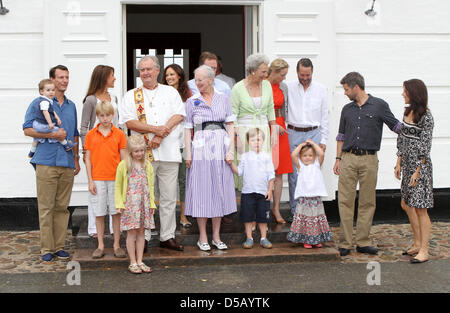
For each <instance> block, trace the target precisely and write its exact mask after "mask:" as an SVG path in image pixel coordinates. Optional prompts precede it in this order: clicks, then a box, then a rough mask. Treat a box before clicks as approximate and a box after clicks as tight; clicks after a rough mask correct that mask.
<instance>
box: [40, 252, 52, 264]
mask: <svg viewBox="0 0 450 313" xmlns="http://www.w3.org/2000/svg"><path fill="white" fill-rule="evenodd" d="M52 260H53V254H51V253H46V254H44V255H43V256H42V261H44V262H50V261H52Z"/></svg>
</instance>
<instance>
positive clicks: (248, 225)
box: [244, 222, 255, 238]
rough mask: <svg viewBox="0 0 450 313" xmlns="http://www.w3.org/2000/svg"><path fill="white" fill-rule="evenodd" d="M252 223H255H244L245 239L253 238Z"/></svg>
mask: <svg viewBox="0 0 450 313" xmlns="http://www.w3.org/2000/svg"><path fill="white" fill-rule="evenodd" d="M253 223H255V222H249V223H244V226H245V234H246V235H247V238H253V236H252V228H253Z"/></svg>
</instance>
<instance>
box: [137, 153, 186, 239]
mask: <svg viewBox="0 0 450 313" xmlns="http://www.w3.org/2000/svg"><path fill="white" fill-rule="evenodd" d="M179 165H180V163H177V162H162V161H155V162H152V166H153V171H154V173H155V183H156V181H157V184H155V186H156V185H157V186H158V190H159V208H158V210H159V212H158V213H159V223H160V229H159V240H160V241H166V240H169V239H171V238H175V230H176V228H177V223H176V206H177V188H178V167H179ZM155 194H157V191H156V188H155ZM150 234H151V232H150V230H146V231H145V239H146V240H150Z"/></svg>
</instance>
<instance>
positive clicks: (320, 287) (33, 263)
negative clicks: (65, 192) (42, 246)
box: [0, 222, 450, 311]
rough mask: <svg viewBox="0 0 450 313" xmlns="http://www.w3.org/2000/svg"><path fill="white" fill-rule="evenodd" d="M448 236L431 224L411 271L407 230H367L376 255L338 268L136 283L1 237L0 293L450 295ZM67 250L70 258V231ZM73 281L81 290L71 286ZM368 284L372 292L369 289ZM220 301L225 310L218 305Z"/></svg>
mask: <svg viewBox="0 0 450 313" xmlns="http://www.w3.org/2000/svg"><path fill="white" fill-rule="evenodd" d="M449 230H450V223H443V222H436V223H433V224H432V236H431V240H430V253H431V258H430V261H429V262H427V263H424V264H417V265H415V264H414V265H413V264H410V263H409V262H408V260H409V258H405V257H402V256H401V252H402V251H403V250H405V249H406V248H407V247H408V245H409V244H410V242H411V231H410V228H409V225H407V224H399V225H391V224H382V225H375V226H373V227H372V239H373V241H374V243H375V244H376V245H377V246H378V247H379V249H380V253H379V255H377V256H367V255H364V254H360V253H357V252H352V253H351V254H350V255H349V256H346V257H344V258H342V259H341V260H340V261H338V262H314V263H283V264H249V265H226V266H217V265H216V266H213V265H211V266H202V267H199V266H180V267H160V268H154V269H153V273H151V274H141V275H137V276H136V275H132V274H130V273H128V272H127V271H126V269H125V268H123V269H122V268H114V269H111V268H102V269H97V270H83V269H81V271H80V272H78V273H77V272H74V271H72V268H71V269H69V270H68V269H67V265H68V263H67V261H66V262H63V261H54V262H50V263H49V264H46V263H43V262H41V261H40V253H39V232H38V231H31V232H0V243H1V245H0V293H10V292H14V293H15V292H19V293H20V292H58V293H59V292H61V293H78V292H151V293H174V292H175V293H198V295H196V296H195V297H192V296H191V300H193V299H194V300H201V299H202V294H206V293H207V294H211V293H233V294H235V293H239V292H244V293H247V292H252V293H293V292H295V293H297V292H300V293H303V292H312V293H316V292H317V293H319V292H321V293H324V292H326V293H334V292H345V293H347V292H348V293H350V292H352V293H353V292H362V293H374V292H375V293H377V292H383V293H386V292H387V293H390V292H395V293H396V292H420V293H422V292H423V293H428V292H439V293H449V292H450V240H449V236H450V232H449ZM332 231H333V235H334V238H335V239H336V238H338V229H337V228H335V227H333V228H332ZM67 247H68V248H69V249H68V250H69V251H70V252H71V253H73V251H74V248H75V246H74V238H72V236H70V232H69V236H68V240H67ZM370 261H377V262H379V263H378V265H377V266H379V267H378V268H377V267H371V268H368V263H369V262H370ZM378 269H379V272H377V271H378ZM78 274H79V275H78ZM378 274H379V275H378ZM78 278H79V282H80V285H71V283H70V282H73V281H76V279H78ZM368 278H369V281H372V282H375V285H373V284H372V285H370V284H368ZM377 278H379V284H377V280H376V279H377ZM67 279H69V282H68V280H67ZM229 296H230V297H233V295H232V294H230V295H229ZM182 297H183V294H181V295H180V294H179V295H176V298H175V300H174V301H172V302H171V303H170V305H171V306H172V308H174V309H176V308H180V305H181V301H182V300H183V298H182ZM209 297H214V296H211V295H210V296H209ZM255 297H257V295H255ZM230 301H231V300H230ZM273 301H276V299H273ZM217 302H221V305H222V306H223V305H224V300H223V299H222V300H220V299H216V305H217ZM222 309H223V307H222ZM169 311H170V310H169Z"/></svg>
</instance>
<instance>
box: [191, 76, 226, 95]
mask: <svg viewBox="0 0 450 313" xmlns="http://www.w3.org/2000/svg"><path fill="white" fill-rule="evenodd" d="M188 86H189V89H191V91H192V94H196V93H198V92H199V91H198V88H197V85H196V84H195V80H194V79H191V80H190V81H188ZM213 87H214V89H215V90H216V91H219V92H221V93H224V94H226V95H227V96H228V97H230V96H231V89H230V87H229V86H228V84H227V83H226V82H224V81H223V80H220V79H218V78H214V84H213Z"/></svg>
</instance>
